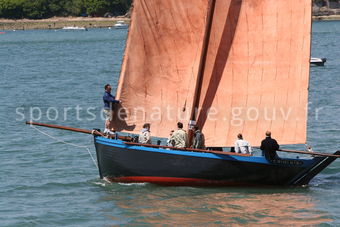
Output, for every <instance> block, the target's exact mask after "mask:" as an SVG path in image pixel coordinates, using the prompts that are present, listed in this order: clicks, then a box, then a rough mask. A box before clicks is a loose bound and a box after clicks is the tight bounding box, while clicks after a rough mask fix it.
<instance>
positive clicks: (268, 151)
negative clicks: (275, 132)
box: [260, 131, 280, 162]
mask: <svg viewBox="0 0 340 227" xmlns="http://www.w3.org/2000/svg"><path fill="white" fill-rule="evenodd" d="M271 135H272V133H271V132H270V131H267V132H266V138H265V139H264V140H262V142H261V147H260V149H261V150H262V154H263V153H264V156H265V157H266V159H267V160H268V161H269V162H273V161H275V160H278V159H280V158H279V156H278V155H277V153H276V151H277V150H279V149H280V146H279V144H278V143H277V141H276V140H275V139H272V138H271Z"/></svg>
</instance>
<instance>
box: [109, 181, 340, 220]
mask: <svg viewBox="0 0 340 227" xmlns="http://www.w3.org/2000/svg"><path fill="white" fill-rule="evenodd" d="M127 187H129V188H128V189H127ZM106 189H109V190H110V195H109V196H108V197H106V198H105V200H106V201H108V202H109V203H112V201H114V206H115V207H116V208H117V210H118V211H119V212H117V213H115V214H111V215H112V216H111V217H112V219H114V220H115V221H117V224H119V223H121V222H123V223H124V224H137V223H143V224H145V225H155V224H160V223H162V224H164V223H166V224H167V225H170V226H177V225H181V226H202V225H208V226H210V225H218V226H222V225H226V226H230V225H237V226H238V225H242V226H267V225H268V226H271V225H275V226H276V225H284V226H306V225H307V226H316V225H319V224H323V223H331V222H332V221H334V220H332V218H331V215H330V214H328V213H327V212H325V211H322V210H319V209H318V208H317V201H315V200H314V199H313V198H312V197H311V196H310V195H308V193H304V192H305V190H307V189H301V192H299V191H300V190H298V191H295V190H294V191H292V190H287V191H286V190H285V191H282V190H275V189H274V190H271V189H263V188H262V189H261V193H258V192H257V191H258V189H256V188H254V189H247V190H244V189H242V188H233V189H229V190H228V189H223V191H224V192H221V190H220V189H202V188H189V187H184V188H173V187H165V188H164V187H163V188H159V187H156V188H153V187H150V186H118V187H117V186H116V185H115V186H108V187H107V188H106ZM152 189H155V190H152ZM117 190H118V191H117ZM112 191H115V193H113V194H112ZM120 193H124V194H125V196H117V194H120ZM111 195H112V196H111ZM150 201H152V202H151V203H150ZM126 210H128V211H129V212H124V211H126ZM161 220H163V221H161Z"/></svg>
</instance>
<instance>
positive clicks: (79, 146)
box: [30, 125, 99, 169]
mask: <svg viewBox="0 0 340 227" xmlns="http://www.w3.org/2000/svg"><path fill="white" fill-rule="evenodd" d="M30 126H31V127H33V128H34V129H35V130H37V131H38V132H40V133H41V134H43V135H45V136H48V137H50V138H52V139H54V140H56V141H57V142H59V143H63V144H66V145H70V146H73V147H78V148H85V149H86V150H87V152H88V153H89V155H90V157H91V159H92V161H93V164H94V165H95V166H96V167H97V169H99V168H98V165H97V162H96V160H95V159H94V157H93V155H92V153H91V151H90V149H89V148H88V147H87V146H81V145H77V144H74V143H69V142H66V141H63V140H61V139H58V138H56V137H54V136H51V135H49V134H48V133H46V132H44V131H42V130H40V129H38V128H37V127H35V126H34V125H30Z"/></svg>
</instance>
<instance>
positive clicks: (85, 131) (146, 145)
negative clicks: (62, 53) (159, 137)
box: [26, 121, 340, 158]
mask: <svg viewBox="0 0 340 227" xmlns="http://www.w3.org/2000/svg"><path fill="white" fill-rule="evenodd" d="M26 124H27V125H36V126H42V127H47V128H55V129H61V130H66V131H72V132H80V133H84V134H92V135H96V136H105V135H104V134H103V133H101V132H98V131H95V130H94V131H91V130H86V129H80V128H71V127H66V126H60V125H50V124H43V123H38V122H32V121H26ZM118 139H121V140H124V141H131V137H128V136H119V137H118ZM125 144H128V145H136V146H144V147H154V148H165V149H167V148H169V149H172V150H184V151H196V152H204V153H213V154H225V155H237V156H250V155H246V154H238V153H232V152H222V151H210V150H202V149H189V148H175V147H168V146H159V145H152V144H140V143H132V142H125ZM254 148H256V149H260V148H258V147H254ZM278 151H282V152H287V153H297V154H307V155H316V156H323V157H333V158H340V155H335V154H328V153H319V152H308V151H297V150H285V149H280V150H278Z"/></svg>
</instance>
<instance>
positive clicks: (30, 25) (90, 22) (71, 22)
mask: <svg viewBox="0 0 340 227" xmlns="http://www.w3.org/2000/svg"><path fill="white" fill-rule="evenodd" d="M118 20H123V21H125V22H129V21H130V18H127V17H123V16H122V17H113V18H103V17H52V18H49V19H41V20H29V19H21V20H9V19H0V30H3V31H5V30H34V29H61V28H63V27H66V26H78V27H86V28H105V27H112V26H113V25H114V24H115V23H116V22H117V21H118ZM313 20H314V21H329V20H340V15H331V16H313Z"/></svg>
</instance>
